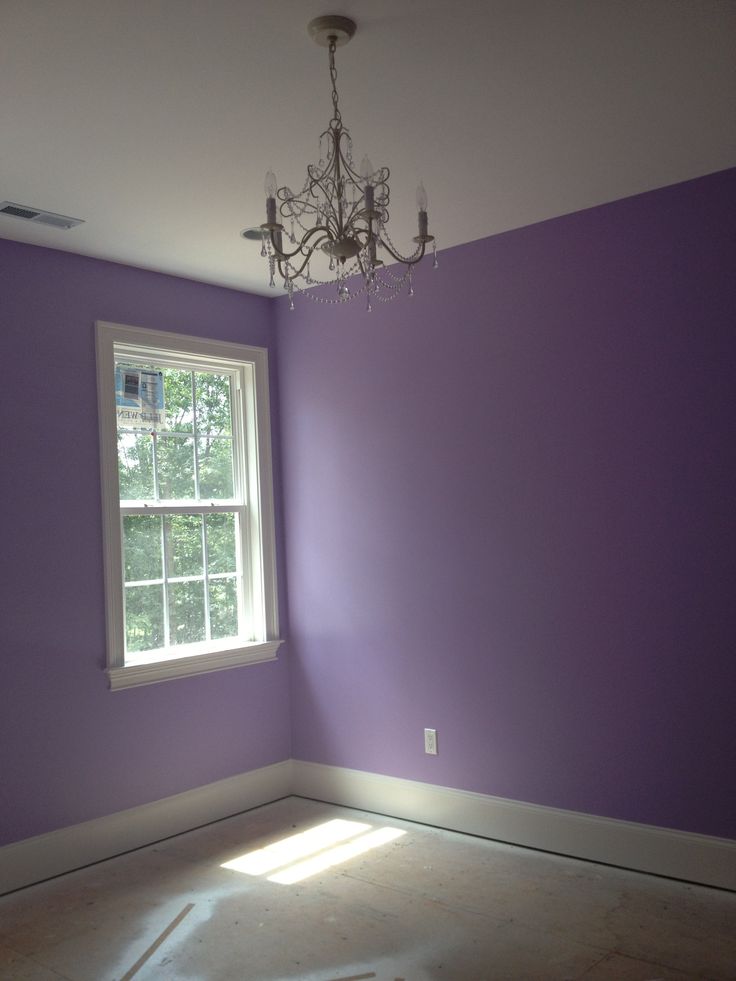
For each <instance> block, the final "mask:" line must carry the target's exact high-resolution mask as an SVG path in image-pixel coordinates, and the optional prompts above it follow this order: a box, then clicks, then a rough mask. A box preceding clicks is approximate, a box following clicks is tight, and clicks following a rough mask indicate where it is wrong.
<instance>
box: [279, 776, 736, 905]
mask: <svg viewBox="0 0 736 981" xmlns="http://www.w3.org/2000/svg"><path fill="white" fill-rule="evenodd" d="M293 765H294V771H293V782H292V789H293V793H295V794H297V795H299V796H302V797H312V798H315V799H317V800H323V801H328V802H329V803H332V804H342V805H343V806H346V807H357V808H360V809H362V810H368V811H375V812H377V813H379V814H386V815H389V816H391V817H400V818H405V819H406V820H409V821H419V822H421V823H423V824H431V825H434V826H435V827H439V828H449V829H450V830H452V831H462V832H465V833H466V834H473V835H479V836H481V837H483V838H494V839H496V840H498V841H504V842H508V843H510V844H514V845H524V846H527V847H529V848H537V849H542V850H544V851H550V852H557V853H559V854H561V855H570V856H573V857H575V858H584V859H589V860H592V861H594V862H604V863H606V864H609V865H618V866H621V867H623V868H627V869H635V870H637V871H639V872H651V873H653V874H654V875H664V876H669V877H671V878H674V879H684V880H686V881H689V882H698V883H702V884H703V885H709V886H718V887H719V888H722V889H731V890H736V841H732V840H730V839H726V838H712V837H709V836H707V835H699V834H691V833H689V832H686V831H671V830H669V829H667V828H658V827H653V826H652V825H648V824H634V823H632V822H629V821H617V820H614V819H612V818H603V817H596V816H595V815H592V814H580V813H578V812H576V811H563V810H559V809H558V808H555V807H541V806H539V805H537V804H524V803H521V802H520V801H514V800H506V799H505V798H502V797H490V796H487V795H485V794H475V793H470V792H468V791H464V790H453V789H451V788H449V787H437V786H434V785H433V784H427V783H419V782H417V781H414V780H401V779H398V778H396V777H386V776H381V775H380V774H377V773H365V772H363V771H361V770H348V769H345V768H343V767H336V766H324V765H322V764H319V763H305V762H302V761H300V760H294V761H293Z"/></svg>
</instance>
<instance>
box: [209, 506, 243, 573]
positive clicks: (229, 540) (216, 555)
mask: <svg viewBox="0 0 736 981" xmlns="http://www.w3.org/2000/svg"><path fill="white" fill-rule="evenodd" d="M205 521H206V522H207V563H208V566H209V571H210V572H211V573H212V572H236V571H237V568H238V567H237V563H236V555H237V553H236V550H235V515H234V514H208V515H206V516H205Z"/></svg>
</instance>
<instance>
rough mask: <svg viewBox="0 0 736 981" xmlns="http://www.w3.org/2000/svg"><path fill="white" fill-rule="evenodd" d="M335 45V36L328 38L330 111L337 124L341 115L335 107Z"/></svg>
mask: <svg viewBox="0 0 736 981" xmlns="http://www.w3.org/2000/svg"><path fill="white" fill-rule="evenodd" d="M336 47H337V45H336V43H335V38H334V37H331V38H330V47H329V51H330V80H331V82H332V111H333V117H332V118H333V119H334V121H335V122H336V123H338V124H339V125H342V116H341V115H340V110H339V109H338V107H337V68H336V67H335V48H336Z"/></svg>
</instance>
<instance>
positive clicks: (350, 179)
mask: <svg viewBox="0 0 736 981" xmlns="http://www.w3.org/2000/svg"><path fill="white" fill-rule="evenodd" d="M355 27H356V25H355V23H354V21H352V20H350V19H349V18H347V17H337V16H328V17H317V18H316V19H315V20H313V21H310V23H309V25H308V30H309V33H310V35H311V36H312V38H313V39H314V40H315V41H316V42H317V44H319V45H321V46H322V47H326V48H327V49H328V51H329V62H330V80H331V83H332V119H331V120H330V122H329V125H328V127H327V129H326V130H325V131H324V132H323V133H322V135H321V136H320V140H319V154H320V159H319V162H318V163H316V164H313V163H312V164H309V165H308V166H307V178H306V180H305V182H304V185H303V186H302V188H301V190H300V191H299V192H294V191H292V190H291V188H289V187H286V186H284V187H279V186H278V182H277V180H276V175H275V174H274V173H273V171H272V170H269V171H268V173H267V174H266V180H265V191H266V221H265V222H264V223H263V224H262V225H261V226H260V228H261V238H262V247H261V256H263V257H264V258H266V259H267V260H268V267H269V286H271V287H276V286H277V285H281V283H283V287H284V289H285V290H286V292H287V293H288V295H289V307H290V309H292V310H293V309H294V292H295V291H298V292H300V293H302V295H304V296H307V297H308V298H309V299H310V300H313V301H315V302H318V303H345V302H348V301H350V300H353V299H355V298H356V297H358V296H365V297H366V309H367V310H369V311H370V310H371V308H372V303H373V301H374V300H381V301H387V300H392V299H394V298H395V297H396V296H398V295H400V294H401V293H402V292H404V291H406V292H407V293H408V295H409V296H413V294H414V289H413V287H412V281H411V277H412V269H413V267H414V266H415V265H416V264H417V263H418V262H419V261H420V260H421V259H422V258H423V257H424V254H425V252H426V250H427V246H428V245H429V243H430V242H431V243H432V251H433V264H434V267H435V268H436V267H437V246H436V243H435V240H434V236H433V235H430V234H429V233H428V226H427V192H426V191H425V190H424V185H423V184H420V185H419V187H418V188H417V197H416V201H417V209H418V212H419V214H418V225H419V227H418V234H417V235H416V236H415V237H414V243H415V248H414V251H413V252H412V253H411V254H409V255H402V254H401V253H400V252H399V250H398V249H397V248H396V246H395V245H394V244H393V242H392V241H391V239H390V238H389V235H388V231H387V230H386V225H387V224H388V220H389V212H388V206H389V186H388V178H389V169H388V167H379V168H378V169H377V170H376V169H374V167H373V164H372V163H371V161H370V160H369V159H368V157H367V156H364V157H363V159H362V162H361V164H360V170H357V169H356V166H355V163H354V161H353V145H352V140H351V138H350V133H349V132H348V130H347V129H346V128H345V127H344V126H343V122H342V116H341V115H340V109H339V107H338V95H337V70H336V68H335V49H336V48H337V47H339V46H341V45H343V44H347V43H348V41H349V40H350V39H351V38H352V36H353V35H354V34H355ZM285 222H288V226H289V230H288V232H287V231H286V226H285V224H284V223H285ZM381 254H384V255H385V256H386V257H387V258H386V262H384V261H383V260H382V259H381V258H380V255H381ZM391 260H394V261H395V262H397V263H400V264H401V265H402V266H403V270H402V271H401V272H398V273H397V272H395V271H394V270H393V269H392V268H391V265H390V263H391ZM387 263H388V264H387ZM353 276H358V277H359V278H358V280H357V284H358V285H357V286H356V285H355V284H354V283H353V281H352V279H351V278H352V277H353ZM277 279H278V280H279V283H278V284H277ZM349 281H350V282H351V283H352V285H351V286H349V285H348V282H349ZM329 284H332V285H333V286H334V288H335V293H334V295H333V296H329V295H327V296H326V295H325V291H324V290H320V291H318V292H316V293H315V292H314V290H312V289H311V288H310V287H313V286H324V285H329Z"/></svg>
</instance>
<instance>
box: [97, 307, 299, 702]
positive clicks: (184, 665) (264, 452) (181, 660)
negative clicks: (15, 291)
mask: <svg viewBox="0 0 736 981" xmlns="http://www.w3.org/2000/svg"><path fill="white" fill-rule="evenodd" d="M95 344H96V351H97V391H98V415H99V435H100V472H101V487H102V511H103V542H104V570H105V604H106V607H105V608H106V632H107V674H108V678H109V680H110V687H111V688H112V689H120V688H131V687H135V686H138V685H146V684H152V683H155V682H160V681H167V680H169V679H172V678H180V677H187V676H190V675H195V674H206V673H208V672H210V671H219V670H221V669H223V668H233V667H238V666H240V665H243V664H252V663H257V662H262V661H270V660H274V659H275V658H276V652H277V651H278V648H279V646H280V643H281V641H280V640H278V635H279V618H278V588H277V581H276V536H275V515H274V501H273V473H272V466H273V462H272V445H271V426H270V396H269V387H268V384H269V379H268V372H269V368H268V351H267V350H266V349H265V348H260V347H251V346H249V345H244V344H233V343H230V342H227V341H215V340H210V339H208V338H200V337H190V336H183V335H181V336H180V335H177V334H172V333H168V332H166V331H155V330H149V329H147V328H142V327H129V326H126V325H124V324H113V323H106V322H104V321H97V322H96V324H95ZM116 351H118V352H121V351H125V352H127V353H129V354H130V355H131V357H139V356H147V355H146V352H158V354H159V355H161V357H162V360H163V363H170V362H171V363H174V362H172V361H171V359H172V358H173V359H175V362H176V363H179V362H181V365H182V366H183V367H187V368H197V367H198V366H202V365H208V364H210V363H211V364H212V366H213V367H218V366H226V367H227V370H228V371H229V372H230V374H231V375H232V377H233V379H234V383H235V389H236V391H235V393H234V406H235V411H234V413H233V436H234V437H235V438H236V440H235V441H236V442H237V443H238V445H242V446H243V448H244V457H245V458H244V459H241V460H240V466H239V467H238V468H236V473H235V477H236V481H235V483H236V489H238V488H239V489H240V490H241V491H242V492H243V493H242V494H240V495H239V497H238V500H239V501H240V504H239V505H238V510H239V511H242V512H244V513H245V515H246V521H245V522H243V541H242V542H241V545H240V548H241V552H242V558H243V566H244V569H243V572H244V577H243V580H242V581H243V582H244V584H245V587H246V588H245V593H246V595H245V596H244V597H242V602H244V603H245V605H246V606H247V607H248V608H249V617H248V619H249V627H250V628H252V635H253V636H254V637H256V638H258V641H257V642H255V643H252V644H248V645H241V646H240V647H237V648H233V647H230V648H224V649H222V650H212V651H210V650H207V651H203V652H200V653H198V654H197V655H196V656H195V655H194V654H193V652H192V650H189V651H188V652H187V651H184V652H182V654H183V655H184V656H179V657H172V656H167V657H165V658H163V659H162V660H160V661H157V662H155V663H150V664H136V663H135V659H131V661H132V663H131V661H129V662H128V663H127V664H126V663H125V654H124V648H125V638H124V608H123V570H122V542H121V537H120V536H121V530H120V497H119V487H118V461H117V436H116V432H117V430H116V421H115V413H114V404H115V370H114V364H115V352H116ZM162 352H163V354H162ZM157 356H158V355H157ZM246 459H247V464H246ZM246 480H247V482H248V486H247V488H246V487H245V482H246ZM246 491H247V493H246ZM243 502H247V507H245V506H244V504H243ZM233 503H234V504H235V503H237V502H233ZM160 509H161V508H157V510H160ZM187 510H192V509H187ZM195 510H197V509H195ZM249 633H250V629H249ZM167 653H170V652H167Z"/></svg>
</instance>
